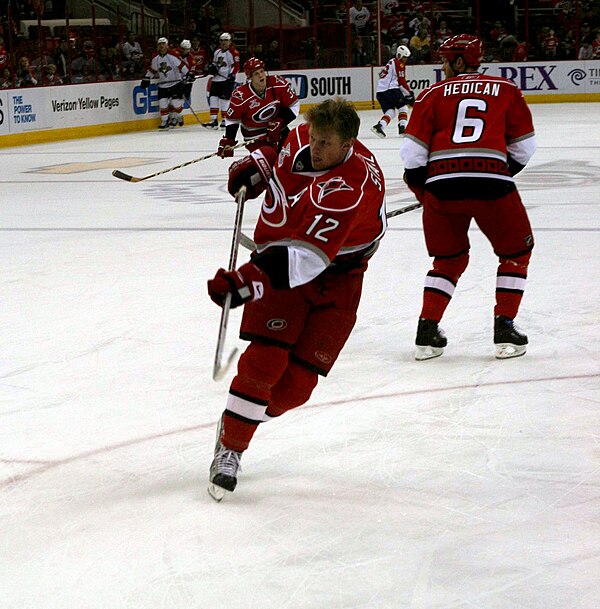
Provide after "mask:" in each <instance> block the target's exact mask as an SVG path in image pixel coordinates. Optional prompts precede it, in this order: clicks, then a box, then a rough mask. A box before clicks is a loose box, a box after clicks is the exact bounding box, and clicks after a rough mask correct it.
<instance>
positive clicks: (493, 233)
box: [401, 34, 536, 360]
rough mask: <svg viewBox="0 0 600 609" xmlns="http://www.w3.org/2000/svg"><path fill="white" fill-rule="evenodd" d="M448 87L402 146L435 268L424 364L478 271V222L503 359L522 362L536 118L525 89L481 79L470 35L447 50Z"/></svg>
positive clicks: (428, 284) (422, 337) (421, 343)
mask: <svg viewBox="0 0 600 609" xmlns="http://www.w3.org/2000/svg"><path fill="white" fill-rule="evenodd" d="M439 52H440V55H441V56H442V58H443V61H444V63H443V66H442V69H443V71H444V74H445V77H446V78H445V80H443V81H442V82H440V83H437V84H435V85H432V86H431V87H429V88H428V89H426V90H425V91H423V92H422V93H421V94H420V95H419V97H418V98H417V101H416V103H415V105H414V108H413V112H412V115H411V119H410V123H409V124H408V128H407V130H406V133H405V137H404V139H403V141H402V145H401V156H402V160H403V162H404V168H405V173H404V179H405V181H406V183H407V184H408V186H409V187H410V189H411V190H412V191H413V192H414V193H415V195H416V197H417V199H418V200H419V201H420V202H422V204H423V229H424V233H425V243H426V246H427V250H428V252H429V255H430V256H431V257H433V267H432V269H431V270H430V271H429V273H428V274H427V277H426V279H425V288H424V292H423V307H422V310H421V314H420V318H419V323H418V328H417V338H416V345H417V351H416V355H415V357H416V359H417V360H424V359H429V358H432V357H437V356H439V355H441V354H442V352H443V350H444V347H445V346H446V343H447V340H446V337H445V336H444V333H443V332H442V330H440V328H439V326H438V324H439V322H440V320H441V319H442V316H443V314H444V311H445V310H446V307H447V306H448V304H449V302H450V299H451V298H452V295H453V293H454V289H455V287H456V285H457V283H458V280H459V278H460V276H461V275H462V273H463V272H464V270H465V269H466V268H467V264H468V262H469V248H470V245H469V237H468V230H469V225H470V223H471V220H475V222H476V223H477V225H478V226H479V228H480V229H481V231H482V232H483V234H484V235H485V236H486V237H487V238H488V240H489V241H490V243H491V244H492V246H493V248H494V252H495V254H496V255H497V256H498V259H499V264H498V268H497V273H496V297H495V308H494V343H495V347H496V357H497V358H499V359H505V358H510V357H516V356H519V355H523V354H524V353H525V351H526V348H527V336H525V335H524V334H522V333H521V332H520V331H519V330H517V329H516V328H515V326H514V322H513V320H514V318H515V317H516V316H517V313H518V311H519V306H520V304H521V299H522V296H523V291H524V289H525V282H526V278H527V268H528V265H529V259H530V257H531V250H532V249H533V234H532V231H531V226H530V223H529V219H528V217H527V212H526V211H525V207H524V206H523V203H522V202H521V198H520V196H519V193H518V192H517V188H516V186H515V182H514V180H513V176H514V175H515V174H516V173H518V172H519V171H521V170H522V169H523V167H524V166H525V165H526V164H527V162H528V161H529V159H530V158H531V156H532V155H533V153H534V151H535V148H536V141H535V133H534V128H533V122H532V118H531V112H530V110H529V108H528V106H527V104H526V103H525V99H524V98H523V95H522V93H521V91H520V90H519V89H518V88H517V86H516V85H515V84H514V83H513V82H511V81H510V80H507V79H505V78H498V77H493V76H488V75H486V74H481V73H479V72H478V71H477V68H478V67H479V65H480V59H481V55H482V46H481V41H480V40H479V39H478V38H476V37H475V36H471V35H468V34H461V35H459V36H453V37H451V38H449V39H448V40H446V41H445V42H444V43H443V44H442V45H441V46H440V49H439Z"/></svg>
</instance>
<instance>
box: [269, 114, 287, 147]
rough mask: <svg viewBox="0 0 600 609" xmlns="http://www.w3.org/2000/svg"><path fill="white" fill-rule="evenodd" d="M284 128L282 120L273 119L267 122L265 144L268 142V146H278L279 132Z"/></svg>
mask: <svg viewBox="0 0 600 609" xmlns="http://www.w3.org/2000/svg"><path fill="white" fill-rule="evenodd" d="M284 127H285V123H284V122H283V119H282V118H275V119H273V120H272V121H269V123H268V125H267V142H269V144H275V145H277V144H279V140H280V139H281V131H282V130H283V128H284Z"/></svg>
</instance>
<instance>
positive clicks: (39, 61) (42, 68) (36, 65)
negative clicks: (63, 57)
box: [29, 55, 52, 84]
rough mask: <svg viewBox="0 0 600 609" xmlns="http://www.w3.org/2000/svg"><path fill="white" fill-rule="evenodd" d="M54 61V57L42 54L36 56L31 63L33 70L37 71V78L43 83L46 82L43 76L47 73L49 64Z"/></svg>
mask: <svg viewBox="0 0 600 609" xmlns="http://www.w3.org/2000/svg"><path fill="white" fill-rule="evenodd" d="M51 63H52V57H50V56H48V55H42V56H41V57H39V56H38V57H35V59H33V60H32V61H31V62H30V64H29V67H30V68H31V70H32V71H35V78H36V79H37V80H38V81H39V82H40V83H41V84H44V80H43V76H44V75H45V73H46V68H47V67H48V65H49V64H51Z"/></svg>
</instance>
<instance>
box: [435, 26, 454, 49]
mask: <svg viewBox="0 0 600 609" xmlns="http://www.w3.org/2000/svg"><path fill="white" fill-rule="evenodd" d="M452 36H453V34H452V30H451V29H450V28H448V27H447V26H446V22H445V21H443V20H442V21H440V25H439V27H438V29H437V30H436V31H435V44H436V45H440V44H442V42H444V40H448V38H452Z"/></svg>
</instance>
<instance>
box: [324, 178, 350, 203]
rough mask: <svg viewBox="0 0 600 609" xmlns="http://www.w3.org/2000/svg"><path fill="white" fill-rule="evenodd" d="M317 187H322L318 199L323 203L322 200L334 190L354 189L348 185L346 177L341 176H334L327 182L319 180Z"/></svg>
mask: <svg viewBox="0 0 600 609" xmlns="http://www.w3.org/2000/svg"><path fill="white" fill-rule="evenodd" d="M317 188H320V189H321V192H320V193H319V195H318V197H317V201H318V202H319V203H321V201H322V200H323V199H324V198H325V197H326V196H327V195H330V194H332V193H334V192H339V191H340V190H352V186H348V184H346V182H345V181H344V178H342V177H340V176H335V177H333V178H329V180H327V182H317Z"/></svg>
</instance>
